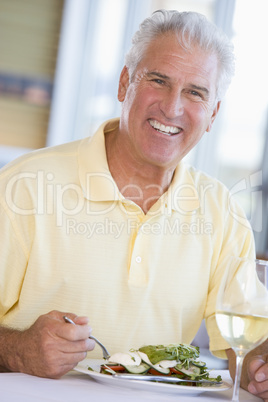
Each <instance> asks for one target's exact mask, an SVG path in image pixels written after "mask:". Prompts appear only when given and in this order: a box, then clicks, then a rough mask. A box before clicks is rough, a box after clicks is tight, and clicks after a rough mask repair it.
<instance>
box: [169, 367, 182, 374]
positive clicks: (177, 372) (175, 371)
mask: <svg viewBox="0 0 268 402" xmlns="http://www.w3.org/2000/svg"><path fill="white" fill-rule="evenodd" d="M170 371H171V372H172V373H174V374H180V375H184V374H183V373H182V372H181V371H179V370H177V369H176V368H175V367H171V368H170Z"/></svg>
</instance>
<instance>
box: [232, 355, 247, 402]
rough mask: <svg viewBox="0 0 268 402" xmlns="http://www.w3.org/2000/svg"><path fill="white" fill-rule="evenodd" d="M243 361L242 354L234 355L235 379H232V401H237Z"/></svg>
mask: <svg viewBox="0 0 268 402" xmlns="http://www.w3.org/2000/svg"><path fill="white" fill-rule="evenodd" d="M243 361H244V356H243V355H242V356H241V355H239V354H237V355H236V370H235V381H234V390H233V398H232V401H239V388H240V380H241V374H242V366H243Z"/></svg>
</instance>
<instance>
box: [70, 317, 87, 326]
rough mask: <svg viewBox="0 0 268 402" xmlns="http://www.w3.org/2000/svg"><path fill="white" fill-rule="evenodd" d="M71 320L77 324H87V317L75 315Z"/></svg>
mask: <svg viewBox="0 0 268 402" xmlns="http://www.w3.org/2000/svg"><path fill="white" fill-rule="evenodd" d="M67 317H68V316H67ZM73 321H74V323H75V324H77V325H89V318H88V317H78V316H76V317H75V318H74V319H73Z"/></svg>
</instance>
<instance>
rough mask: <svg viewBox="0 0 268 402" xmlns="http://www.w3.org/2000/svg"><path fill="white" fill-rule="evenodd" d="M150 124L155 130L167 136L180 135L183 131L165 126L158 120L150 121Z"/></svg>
mask: <svg viewBox="0 0 268 402" xmlns="http://www.w3.org/2000/svg"><path fill="white" fill-rule="evenodd" d="M149 123H150V124H151V126H152V127H153V128H155V129H156V130H159V131H161V132H162V133H163V134H166V135H172V134H178V133H179V132H180V131H181V129H180V128H178V127H174V126H165V125H164V124H161V123H159V122H158V121H157V120H149Z"/></svg>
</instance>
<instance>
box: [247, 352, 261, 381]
mask: <svg viewBox="0 0 268 402" xmlns="http://www.w3.org/2000/svg"><path fill="white" fill-rule="evenodd" d="M263 366H265V361H264V360H263V357H262V356H254V359H252V360H251V361H250V362H249V363H248V377H249V379H250V380H256V381H258V380H259V381H263V380H261V373H262V367H263ZM256 375H257V377H256ZM264 379H265V378H264Z"/></svg>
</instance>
